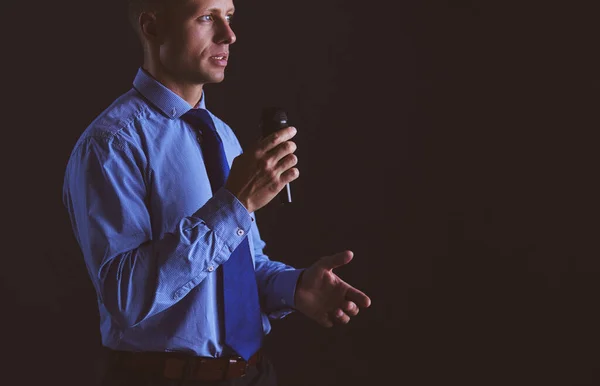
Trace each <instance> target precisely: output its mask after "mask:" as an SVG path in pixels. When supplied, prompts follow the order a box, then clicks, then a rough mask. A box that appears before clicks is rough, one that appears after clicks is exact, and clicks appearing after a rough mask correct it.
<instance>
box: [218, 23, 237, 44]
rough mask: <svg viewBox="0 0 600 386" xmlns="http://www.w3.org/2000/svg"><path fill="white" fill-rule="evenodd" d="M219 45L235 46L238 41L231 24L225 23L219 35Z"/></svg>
mask: <svg viewBox="0 0 600 386" xmlns="http://www.w3.org/2000/svg"><path fill="white" fill-rule="evenodd" d="M218 40H219V41H218V43H221V44H233V43H235V41H236V40H237V38H236V36H235V33H233V30H232V29H231V26H230V25H229V23H226V22H225V23H223V24H222V27H221V29H220V33H219V35H218Z"/></svg>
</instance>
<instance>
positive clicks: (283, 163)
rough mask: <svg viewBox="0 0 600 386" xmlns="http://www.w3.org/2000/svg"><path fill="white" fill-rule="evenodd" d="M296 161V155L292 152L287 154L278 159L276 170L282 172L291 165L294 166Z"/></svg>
mask: <svg viewBox="0 0 600 386" xmlns="http://www.w3.org/2000/svg"><path fill="white" fill-rule="evenodd" d="M297 163H298V157H296V156H295V155H294V154H288V155H286V156H285V157H283V158H282V159H281V160H280V161H279V163H278V164H277V170H279V171H281V173H283V172H285V171H286V170H288V169H289V168H291V167H292V166H295V165H296V164H297Z"/></svg>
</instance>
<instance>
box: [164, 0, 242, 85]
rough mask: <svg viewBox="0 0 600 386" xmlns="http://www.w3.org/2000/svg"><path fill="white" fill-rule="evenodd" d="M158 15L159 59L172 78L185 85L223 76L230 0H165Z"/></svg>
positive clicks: (230, 35) (215, 80)
mask: <svg viewBox="0 0 600 386" xmlns="http://www.w3.org/2000/svg"><path fill="white" fill-rule="evenodd" d="M167 1H172V3H175V4H174V6H172V7H169V9H168V10H166V11H165V12H164V14H163V15H162V20H163V23H164V24H162V26H161V28H160V29H161V30H162V31H161V37H162V39H161V43H162V44H161V45H160V61H161V64H162V67H163V70H164V71H165V72H167V73H168V74H169V76H170V77H171V78H172V79H176V80H177V81H178V82H184V83H188V84H206V83H218V82H221V81H222V80H223V78H224V77H225V67H226V66H227V59H228V57H229V45H230V44H233V43H234V42H235V39H236V37H235V34H234V33H233V31H232V30H231V27H230V25H229V23H230V21H231V18H232V17H233V12H234V7H233V0H179V1H173V0H167Z"/></svg>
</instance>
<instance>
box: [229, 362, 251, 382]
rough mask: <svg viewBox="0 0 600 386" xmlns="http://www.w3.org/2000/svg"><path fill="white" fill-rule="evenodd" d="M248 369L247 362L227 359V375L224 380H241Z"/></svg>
mask: <svg viewBox="0 0 600 386" xmlns="http://www.w3.org/2000/svg"><path fill="white" fill-rule="evenodd" d="M247 369H248V362H246V361H245V360H244V358H242V357H233V358H229V363H228V364H227V373H226V374H225V379H226V380H230V379H234V378H242V377H245V376H246V370H247Z"/></svg>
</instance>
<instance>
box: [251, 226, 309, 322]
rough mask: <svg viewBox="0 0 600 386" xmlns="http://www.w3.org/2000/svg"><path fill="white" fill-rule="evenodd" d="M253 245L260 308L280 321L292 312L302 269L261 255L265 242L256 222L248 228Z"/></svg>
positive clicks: (270, 316)
mask: <svg viewBox="0 0 600 386" xmlns="http://www.w3.org/2000/svg"><path fill="white" fill-rule="evenodd" d="M250 231H251V234H252V241H253V244H254V261H255V269H256V280H257V283H258V291H259V297H260V301H261V308H262V309H263V311H264V312H265V313H267V314H268V315H269V318H271V319H280V318H283V317H284V316H286V315H288V314H289V313H291V312H292V311H293V310H294V307H295V304H294V293H295V291H296V283H297V282H298V278H299V276H300V274H301V273H302V272H303V271H304V269H295V268H293V267H291V266H289V265H286V264H284V263H281V262H278V261H272V260H269V258H268V256H266V255H265V254H264V253H263V249H264V247H265V242H264V241H263V240H262V239H261V237H260V232H259V230H258V226H257V225H256V222H254V223H253V224H252V226H251V228H250Z"/></svg>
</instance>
